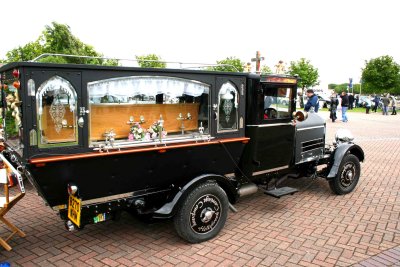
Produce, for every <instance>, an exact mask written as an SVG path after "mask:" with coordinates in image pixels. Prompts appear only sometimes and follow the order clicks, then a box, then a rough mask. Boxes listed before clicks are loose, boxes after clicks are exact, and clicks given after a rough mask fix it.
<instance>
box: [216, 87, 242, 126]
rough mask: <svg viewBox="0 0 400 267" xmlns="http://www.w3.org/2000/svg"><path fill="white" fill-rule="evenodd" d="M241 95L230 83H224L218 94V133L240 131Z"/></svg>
mask: <svg viewBox="0 0 400 267" xmlns="http://www.w3.org/2000/svg"><path fill="white" fill-rule="evenodd" d="M238 108H239V95H238V91H237V89H236V87H235V86H234V85H233V84H231V83H230V82H227V83H224V84H223V85H222V86H221V89H220V90H219V93H218V132H225V131H237V130H238Z"/></svg>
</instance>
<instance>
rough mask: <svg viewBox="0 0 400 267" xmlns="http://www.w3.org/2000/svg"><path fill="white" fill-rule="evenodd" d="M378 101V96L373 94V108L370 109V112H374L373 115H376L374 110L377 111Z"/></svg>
mask: <svg viewBox="0 0 400 267" xmlns="http://www.w3.org/2000/svg"><path fill="white" fill-rule="evenodd" d="M379 101H380V99H379V96H378V95H376V94H375V95H374V100H373V102H374V106H373V107H372V111H374V112H375V113H376V110H377V109H378V106H379Z"/></svg>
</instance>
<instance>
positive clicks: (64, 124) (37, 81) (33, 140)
mask: <svg viewBox="0 0 400 267" xmlns="http://www.w3.org/2000/svg"><path fill="white" fill-rule="evenodd" d="M28 75H29V77H28V84H29V83H30V84H31V85H33V86H31V88H30V90H29V89H28V96H29V97H30V99H31V103H32V104H31V107H32V111H33V112H32V113H31V114H32V118H31V119H32V123H31V127H30V129H29V146H30V151H31V152H32V153H34V154H35V153H40V152H43V151H49V150H57V151H58V152H60V150H67V149H68V150H70V149H77V148H80V147H82V146H83V127H84V124H85V123H84V122H85V120H86V118H84V117H83V116H84V115H85V113H84V112H81V110H82V111H84V110H85V109H84V107H83V106H82V97H81V95H82V90H81V72H79V71H59V70H57V71H55V70H40V71H39V70H32V71H29V72H28ZM32 88H33V89H32Z"/></svg>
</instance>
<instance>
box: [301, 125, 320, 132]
mask: <svg viewBox="0 0 400 267" xmlns="http://www.w3.org/2000/svg"><path fill="white" fill-rule="evenodd" d="M318 128H325V126H324V125H321V126H313V127H306V128H300V129H297V131H305V130H310V129H318Z"/></svg>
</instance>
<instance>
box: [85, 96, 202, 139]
mask: <svg viewBox="0 0 400 267" xmlns="http://www.w3.org/2000/svg"><path fill="white" fill-rule="evenodd" d="M199 105H200V104H199V103H185V104H131V105H129V104H92V105H91V106H90V113H89V115H90V122H89V123H90V140H91V141H95V140H104V136H103V135H104V133H105V132H106V131H109V130H110V129H114V132H115V133H116V134H117V136H116V138H128V135H129V130H130V128H131V125H129V124H127V122H128V121H129V118H130V116H133V117H134V119H135V121H139V118H140V116H144V119H145V121H146V122H145V123H143V124H142V127H143V128H144V129H148V128H149V127H150V125H151V124H153V123H154V122H156V121H158V120H159V119H160V114H161V115H162V117H163V120H164V128H165V129H166V131H167V132H168V134H171V133H174V132H175V133H176V132H180V131H181V121H179V120H177V117H178V116H179V113H182V116H183V117H186V115H187V113H190V114H191V115H192V119H191V120H185V121H184V125H185V131H193V130H196V131H197V129H198V113H199Z"/></svg>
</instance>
